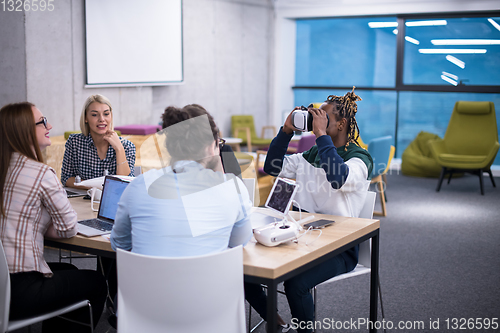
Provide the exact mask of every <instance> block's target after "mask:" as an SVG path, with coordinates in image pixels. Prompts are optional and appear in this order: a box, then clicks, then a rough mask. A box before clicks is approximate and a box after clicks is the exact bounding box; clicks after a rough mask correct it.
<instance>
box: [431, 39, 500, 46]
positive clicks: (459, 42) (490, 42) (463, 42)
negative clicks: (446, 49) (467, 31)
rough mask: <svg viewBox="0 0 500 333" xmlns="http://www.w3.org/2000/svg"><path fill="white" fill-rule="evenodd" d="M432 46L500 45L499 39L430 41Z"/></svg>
mask: <svg viewBox="0 0 500 333" xmlns="http://www.w3.org/2000/svg"><path fill="white" fill-rule="evenodd" d="M431 43H432V44H433V45H500V39H432V40H431Z"/></svg>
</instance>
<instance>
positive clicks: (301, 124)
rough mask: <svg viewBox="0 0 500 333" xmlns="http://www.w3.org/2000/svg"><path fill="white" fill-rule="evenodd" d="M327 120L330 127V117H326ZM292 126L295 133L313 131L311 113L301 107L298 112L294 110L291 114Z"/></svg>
mask: <svg viewBox="0 0 500 333" xmlns="http://www.w3.org/2000/svg"><path fill="white" fill-rule="evenodd" d="M309 107H312V104H311V105H309ZM326 117H327V118H328V123H327V125H326V127H328V125H330V117H328V115H326ZM292 125H293V127H295V129H296V130H297V131H301V132H310V131H312V129H313V116H312V114H311V112H309V111H308V108H306V107H304V106H301V107H300V110H295V111H293V112H292Z"/></svg>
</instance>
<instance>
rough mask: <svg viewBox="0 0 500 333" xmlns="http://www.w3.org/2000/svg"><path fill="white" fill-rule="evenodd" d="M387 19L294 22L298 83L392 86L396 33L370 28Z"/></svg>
mask: <svg viewBox="0 0 500 333" xmlns="http://www.w3.org/2000/svg"><path fill="white" fill-rule="evenodd" d="M372 21H393V22H396V18H395V17H387V18H377V19H368V18H354V19H315V20H299V21H297V48H296V54H297V60H296V80H295V84H296V85H297V86H337V87H344V86H353V85H355V86H362V87H394V85H395V82H396V81H395V77H396V75H395V74H396V35H394V34H393V33H392V32H391V31H390V30H389V31H385V30H383V29H370V27H369V23H370V22H372Z"/></svg>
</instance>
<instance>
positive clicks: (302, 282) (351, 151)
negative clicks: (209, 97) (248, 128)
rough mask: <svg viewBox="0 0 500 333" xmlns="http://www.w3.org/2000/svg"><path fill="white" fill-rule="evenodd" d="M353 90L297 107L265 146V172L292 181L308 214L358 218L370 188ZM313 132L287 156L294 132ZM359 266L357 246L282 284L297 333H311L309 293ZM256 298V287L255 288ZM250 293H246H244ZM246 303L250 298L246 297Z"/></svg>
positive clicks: (367, 159) (367, 158) (368, 163)
mask: <svg viewBox="0 0 500 333" xmlns="http://www.w3.org/2000/svg"><path fill="white" fill-rule="evenodd" d="M360 100H361V98H359V97H358V96H357V95H356V94H355V93H354V88H353V90H352V91H351V92H348V93H347V94H345V95H344V96H334V95H330V96H328V98H327V100H326V101H325V102H324V103H323V104H322V105H321V107H320V108H319V109H318V108H314V107H313V106H312V105H309V107H308V108H307V109H306V108H304V107H296V108H295V109H294V110H293V111H292V112H291V113H290V114H289V115H288V117H287V119H286V121H285V123H284V125H283V127H281V129H280V131H279V132H278V135H277V136H276V137H275V138H274V139H273V141H272V143H271V145H270V146H269V151H268V153H267V157H266V162H265V165H264V171H265V172H266V173H268V174H270V175H272V176H278V175H279V176H280V177H286V178H294V179H296V182H297V183H298V184H299V188H300V189H301V190H300V191H299V192H298V193H297V194H296V197H295V200H296V201H297V202H298V203H299V204H300V206H301V207H302V208H303V209H305V210H306V211H308V212H310V213H321V214H330V215H340V216H350V217H358V216H359V213H360V211H361V208H362V207H363V204H364V201H365V197H366V193H367V190H368V187H369V185H370V176H371V172H372V168H373V161H372V158H371V156H370V154H369V153H368V152H367V151H366V150H365V149H363V148H361V147H359V145H358V143H357V138H358V137H359V134H358V133H359V128H358V125H357V122H356V118H355V115H356V112H357V104H356V101H360ZM297 130H298V131H311V130H312V131H313V133H314V134H315V135H316V145H315V146H313V147H312V148H311V149H309V150H308V151H306V152H303V153H300V154H293V155H289V156H285V154H286V151H287V148H288V144H289V142H290V140H291V139H292V137H293V133H294V131H297ZM357 262H358V246H355V247H353V248H351V249H349V250H347V251H345V252H343V253H341V254H339V255H338V256H336V257H334V258H332V259H329V260H328V261H326V262H324V263H322V264H320V265H318V266H316V267H314V268H312V269H310V270H308V271H306V272H304V273H302V274H299V275H297V276H295V277H293V278H291V279H289V280H287V281H285V292H286V296H287V299H288V304H289V305H290V310H291V313H292V318H295V319H296V320H297V321H298V323H299V324H300V323H301V322H303V324H302V325H301V326H299V327H298V332H311V331H312V330H310V329H307V328H306V329H301V327H307V323H308V322H314V320H315V318H314V304H313V300H312V296H311V294H310V293H309V290H310V289H311V288H313V287H314V286H315V285H317V284H319V283H321V282H323V281H326V280H328V279H330V278H332V277H334V276H336V275H339V274H342V273H346V272H349V271H351V270H353V269H354V268H355V267H356V265H357ZM255 288H256V289H255V291H254V293H255V294H259V292H260V290H259V289H258V288H259V287H258V286H256V287H255ZM249 292H250V291H249V290H248V289H247V290H246V293H247V295H248V294H249ZM247 299H248V296H247Z"/></svg>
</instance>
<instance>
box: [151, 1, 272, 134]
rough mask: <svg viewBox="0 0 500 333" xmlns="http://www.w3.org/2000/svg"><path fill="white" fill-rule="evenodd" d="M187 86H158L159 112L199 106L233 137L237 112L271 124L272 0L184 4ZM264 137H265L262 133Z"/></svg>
mask: <svg viewBox="0 0 500 333" xmlns="http://www.w3.org/2000/svg"><path fill="white" fill-rule="evenodd" d="M183 3H184V6H183V20H184V79H185V83H184V85H179V86H166V87H154V88H153V113H154V114H155V115H158V116H159V115H160V114H161V113H162V112H163V109H165V107H166V106H169V105H176V106H183V105H185V104H189V103H198V104H200V105H202V106H204V107H205V108H206V109H207V110H208V111H209V112H210V113H211V114H212V115H213V116H214V118H215V121H216V122H217V124H218V125H219V127H220V128H221V130H222V131H223V135H224V136H229V135H230V126H231V124H230V119H231V115H234V114H253V115H254V118H255V123H256V127H257V130H258V132H259V133H260V128H261V126H263V125H267V124H268V121H269V119H268V115H269V100H270V95H269V86H270V80H269V73H270V71H271V69H270V64H269V61H270V59H271V49H272V31H273V29H272V27H273V10H272V7H271V6H270V5H269V1H267V0H252V1H250V0H246V1H211V0H184V1H183ZM259 135H260V134H259Z"/></svg>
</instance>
